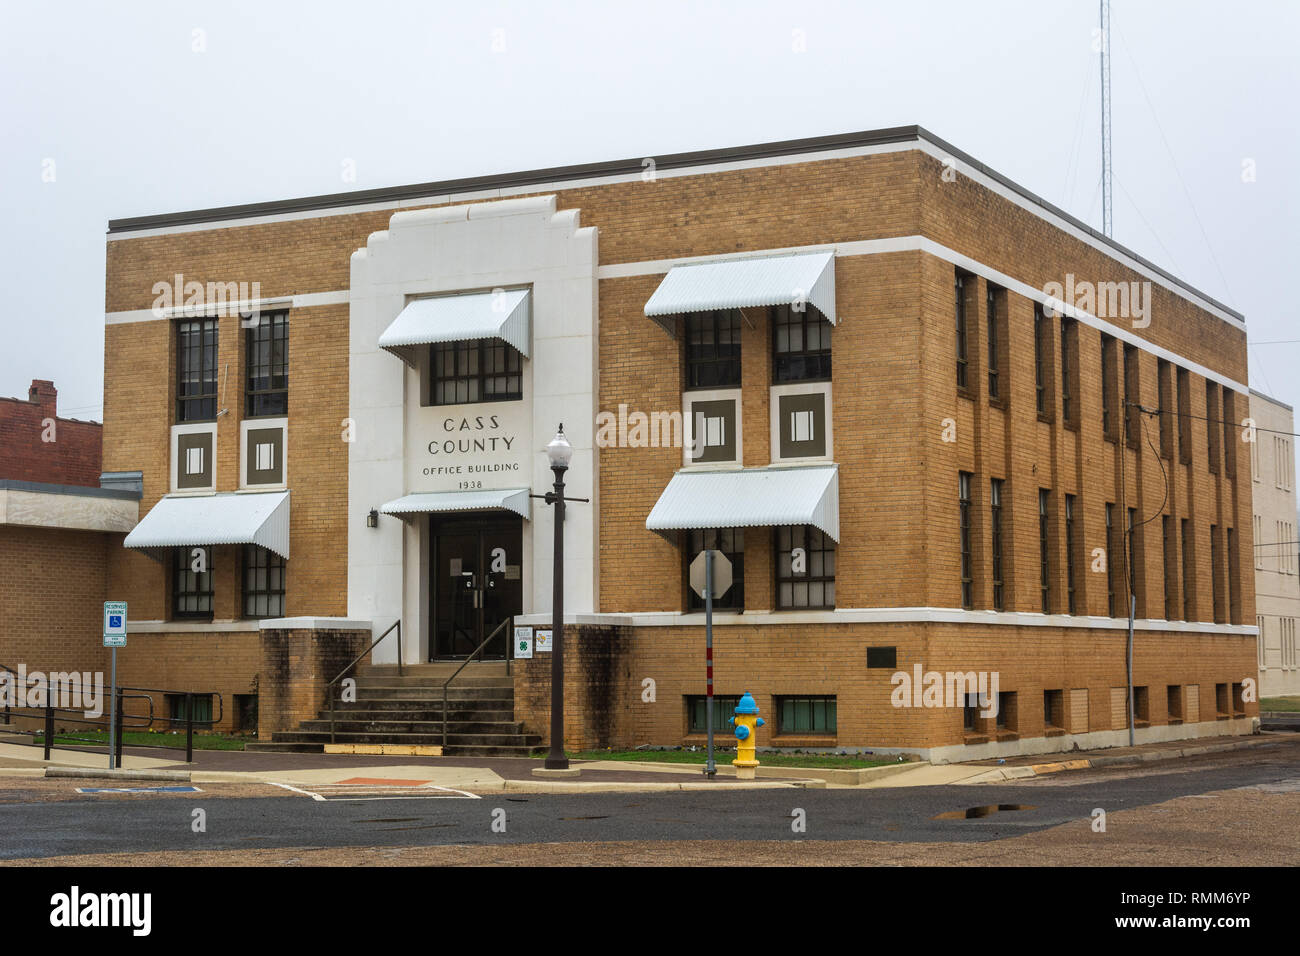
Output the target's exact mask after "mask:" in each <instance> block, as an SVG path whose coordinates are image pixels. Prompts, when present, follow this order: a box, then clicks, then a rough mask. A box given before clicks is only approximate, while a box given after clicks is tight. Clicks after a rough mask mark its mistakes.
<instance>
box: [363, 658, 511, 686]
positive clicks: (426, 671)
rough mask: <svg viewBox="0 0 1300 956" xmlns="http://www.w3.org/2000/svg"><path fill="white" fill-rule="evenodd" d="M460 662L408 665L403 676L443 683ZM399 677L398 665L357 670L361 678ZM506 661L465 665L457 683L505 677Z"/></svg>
mask: <svg viewBox="0 0 1300 956" xmlns="http://www.w3.org/2000/svg"><path fill="white" fill-rule="evenodd" d="M460 665H461V662H460V661H436V662H434V663H429V664H407V665H406V666H404V667H403V668H402V674H403V675H404V676H407V677H418V678H422V679H428V680H436V681H437V682H438V683H440V684H441V683H442V682H443V681H445V680H446V679H447V678H448V677H450V676H451V675H452V674H455V673H456V671H457V670H459V669H460ZM390 675H391V676H394V677H396V676H397V665H396V664H363V665H361V666H360V667H358V668H357V670H356V676H357V677H358V678H361V677H367V678H369V677H379V676H390ZM505 676H507V675H506V662H505V661H473V662H471V663H469V664H467V665H465V669H464V670H463V671H461V672H460V676H459V677H457V678H456V682H457V683H460V682H461V681H462V680H465V679H466V678H470V677H505Z"/></svg>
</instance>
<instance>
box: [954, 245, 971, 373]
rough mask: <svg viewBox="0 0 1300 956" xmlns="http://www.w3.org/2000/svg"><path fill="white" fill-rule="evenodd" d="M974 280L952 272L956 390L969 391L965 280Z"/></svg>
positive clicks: (959, 272) (964, 274)
mask: <svg viewBox="0 0 1300 956" xmlns="http://www.w3.org/2000/svg"><path fill="white" fill-rule="evenodd" d="M970 278H974V277H973V276H971V275H969V274H968V273H965V272H962V271H961V270H960V269H956V270H954V272H953V297H954V299H955V312H956V329H955V334H956V339H955V342H956V348H957V390H958V391H959V392H969V391H970V374H969V373H970V322H969V317H968V316H967V314H966V280H967V279H970Z"/></svg>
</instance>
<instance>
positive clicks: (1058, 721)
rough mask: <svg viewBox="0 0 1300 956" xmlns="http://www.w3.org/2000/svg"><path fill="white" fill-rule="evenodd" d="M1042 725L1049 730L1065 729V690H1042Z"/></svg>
mask: <svg viewBox="0 0 1300 956" xmlns="http://www.w3.org/2000/svg"><path fill="white" fill-rule="evenodd" d="M1043 726H1044V727H1046V728H1048V729H1050V730H1063V729H1065V691H1063V690H1045V691H1043Z"/></svg>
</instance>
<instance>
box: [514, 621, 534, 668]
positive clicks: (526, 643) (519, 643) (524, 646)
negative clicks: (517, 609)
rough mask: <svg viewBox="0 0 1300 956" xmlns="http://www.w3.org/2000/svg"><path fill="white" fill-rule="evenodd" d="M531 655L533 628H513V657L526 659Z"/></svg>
mask: <svg viewBox="0 0 1300 956" xmlns="http://www.w3.org/2000/svg"><path fill="white" fill-rule="evenodd" d="M532 656H533V629H532V628H531V627H516V628H515V659H516V660H526V659H528V658H530V657H532Z"/></svg>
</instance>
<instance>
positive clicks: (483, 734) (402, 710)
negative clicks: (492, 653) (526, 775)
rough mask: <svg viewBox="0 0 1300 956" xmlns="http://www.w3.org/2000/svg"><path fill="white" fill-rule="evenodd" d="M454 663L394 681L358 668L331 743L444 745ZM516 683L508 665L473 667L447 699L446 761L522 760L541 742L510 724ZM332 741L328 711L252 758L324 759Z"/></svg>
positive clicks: (391, 671)
mask: <svg viewBox="0 0 1300 956" xmlns="http://www.w3.org/2000/svg"><path fill="white" fill-rule="evenodd" d="M459 666H460V664H459V663H436V664H413V665H407V667H406V668H404V671H403V674H402V675H401V676H398V673H397V667H396V665H390V664H376V665H364V664H363V665H361V666H359V667H358V668H357V673H356V679H357V694H356V697H357V699H356V700H355V701H349V702H346V703H345V702H343V701H338V702H336V704H335V709H334V713H335V725H334V727H335V732H334V741H335V742H336V743H340V744H415V745H422V746H441V745H442V685H443V682H444V681H446V680H447V678H449V677H450V676H451V675H452V674H453V673H454V672H455V671H456V668H458V667H459ZM514 695H515V691H514V682H513V680H512V679H511V678H510V677H508V676H506V672H505V663H504V662H500V661H488V662H484V663H480V662H477V661H476V662H474V663H472V664H470V665H469V666H468V667H466V668H465V669H464V670H463V671H461V673H460V676H459V677H457V678H456V681H455V683H453V684H452V685H451V687H450V688H448V692H447V747H446V749H445V750H444V751H443V753H444V754H445V755H447V756H473V757H494V756H509V757H527V756H528V755H529V754H530V753H531V752H532V750H533V748H535V747H538V746H540V744H541V738H540V737H539V736H537V735H536V734H527V733H524V728H523V724H522V723H521V722H520V721H517V720H515V719H514ZM329 742H330V721H329V709H328V708H322V709H321V710H320V711H319V712H318V713H317V716H316V718H315V719H313V720H306V721H303V722H302V723H301V724H300V725H299V726H298V728H297V729H296V730H289V731H279V732H277V733H275V734H273V735H272V738H271V740H269V741H258V742H257V743H250V744H247V745H246V746H245V749H246V750H249V751H263V752H266V751H272V752H278V753H323V752H324V750H325V744H327V743H329Z"/></svg>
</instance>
